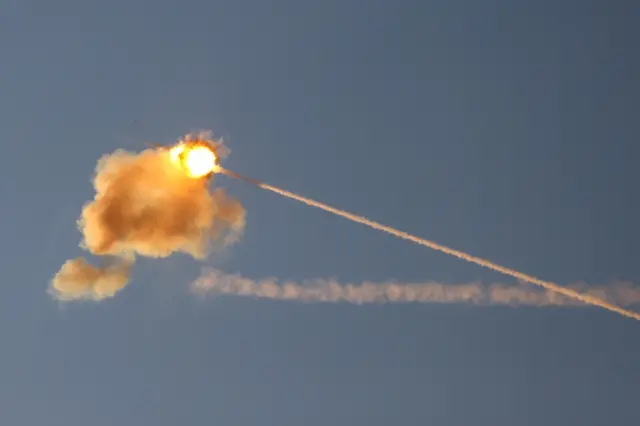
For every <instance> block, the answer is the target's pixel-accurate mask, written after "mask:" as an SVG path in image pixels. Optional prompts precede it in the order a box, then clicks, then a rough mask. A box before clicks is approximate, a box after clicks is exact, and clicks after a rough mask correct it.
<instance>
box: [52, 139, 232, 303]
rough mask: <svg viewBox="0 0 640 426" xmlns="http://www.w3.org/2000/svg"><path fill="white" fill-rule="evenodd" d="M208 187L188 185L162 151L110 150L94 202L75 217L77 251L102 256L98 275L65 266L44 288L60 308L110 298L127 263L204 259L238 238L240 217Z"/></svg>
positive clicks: (99, 170) (77, 265) (125, 278)
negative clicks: (137, 259) (79, 236)
mask: <svg viewBox="0 0 640 426" xmlns="http://www.w3.org/2000/svg"><path fill="white" fill-rule="evenodd" d="M209 182H210V180H205V179H192V178H189V177H188V176H186V174H185V173H183V172H182V171H181V170H180V169H178V168H177V167H175V166H174V165H173V164H172V163H171V161H170V158H169V154H168V152H167V151H166V150H164V149H149V150H145V151H142V152H140V153H138V154H135V153H130V152H126V151H123V150H117V151H115V152H113V153H112V154H109V155H106V156H104V157H102V158H101V159H100V160H99V161H98V164H97V166H96V172H95V179H94V182H93V184H94V187H95V191H96V194H95V198H94V200H93V201H91V202H89V203H87V204H86V205H85V206H84V208H83V209H82V214H81V216H80V218H79V220H78V228H79V230H80V232H81V233H82V235H83V241H82V243H81V244H80V246H81V247H82V248H83V249H85V250H87V251H88V252H90V253H91V254H93V255H96V256H107V257H108V259H109V260H108V261H107V262H106V264H105V265H104V266H102V267H98V266H93V265H91V264H90V263H89V262H87V261H86V260H85V259H84V258H81V257H80V258H75V259H71V260H68V261H67V262H66V263H65V264H64V265H63V266H62V267H61V269H60V271H59V272H58V273H57V274H56V275H55V276H54V278H53V279H52V281H51V287H50V293H51V294H52V295H53V296H54V297H55V298H57V299H60V300H73V299H93V300H101V299H104V298H108V297H113V296H114V295H115V294H116V293H117V292H118V291H119V290H121V289H122V288H124V287H125V286H126V285H127V283H128V282H129V276H130V271H131V267H132V266H133V264H134V261H135V256H136V255H140V256H146V257H152V258H165V257H168V256H170V255H172V254H174V253H178V252H182V253H186V254H188V255H191V256H192V257H194V258H195V259H204V258H206V257H207V255H208V253H209V248H210V245H211V243H212V242H213V241H218V242H221V243H222V244H225V245H226V244H231V243H233V242H234V241H236V240H237V239H238V238H239V237H240V236H241V234H242V231H243V229H244V225H245V210H244V208H243V207H242V205H241V204H240V203H239V202H238V201H236V200H234V199H232V198H230V197H229V196H228V195H227V194H226V193H225V192H224V191H223V190H222V189H220V188H218V189H215V190H214V191H213V192H209V190H208V188H207V187H208V183H209Z"/></svg>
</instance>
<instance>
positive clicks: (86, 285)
mask: <svg viewBox="0 0 640 426" xmlns="http://www.w3.org/2000/svg"><path fill="white" fill-rule="evenodd" d="M132 264H133V261H132V260H131V261H126V260H120V259H118V261H117V263H114V264H113V265H109V266H107V267H104V268H99V267H96V266H93V265H91V264H89V263H88V262H87V261H86V260H85V259H83V258H81V257H78V258H76V259H71V260H68V261H67V262H65V264H64V265H62V268H60V271H59V272H58V273H57V274H56V276H55V277H54V278H53V280H52V282H51V289H50V294H51V295H53V297H55V298H56V299H59V300H77V299H92V300H102V299H105V298H108V297H113V296H114V295H115V294H116V293H117V292H118V291H119V290H121V289H122V288H123V287H124V286H126V285H127V282H128V281H129V272H130V269H131V266H132Z"/></svg>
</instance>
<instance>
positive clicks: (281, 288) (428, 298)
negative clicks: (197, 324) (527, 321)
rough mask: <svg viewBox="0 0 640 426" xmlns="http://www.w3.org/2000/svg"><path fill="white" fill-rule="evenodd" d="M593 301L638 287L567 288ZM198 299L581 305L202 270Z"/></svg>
mask: <svg viewBox="0 0 640 426" xmlns="http://www.w3.org/2000/svg"><path fill="white" fill-rule="evenodd" d="M571 287H572V288H573V289H575V290H582V291H584V292H585V293H586V294H588V295H591V296H593V297H600V298H602V299H605V300H607V301H609V302H610V303H615V304H617V305H620V306H633V305H637V304H640V288H638V287H634V286H632V285H631V284H630V283H614V284H613V285H610V286H606V287H588V286H586V285H585V284H582V283H579V284H574V285H572V286H571ZM192 290H193V291H194V292H195V293H198V294H203V295H204V294H221V295H233V296H246V297H257V298H264V299H272V300H288V301H298V302H330V303H340V302H343V303H354V304H368V303H411V302H414V303H468V304H474V305H510V306H537V307H543V306H584V305H583V304H582V303H581V302H580V301H577V300H576V299H573V298H570V297H567V296H565V295H562V294H559V293H556V292H553V291H551V290H544V289H540V290H537V289H535V288H532V287H530V286H526V285H524V284H520V285H518V286H508V285H504V284H499V283H497V284H491V285H483V284H481V283H477V282H474V283H468V284H441V283H437V282H425V283H415V284H402V283H398V282H395V281H389V282H384V283H372V282H368V281H366V282H363V283H361V284H357V285H356V284H341V283H339V282H338V281H336V280H333V279H315V280H311V281H308V282H305V283H302V284H298V283H295V282H291V281H285V282H279V281H278V279H276V278H267V279H262V280H252V279H249V278H245V277H242V276H240V275H238V274H225V273H224V272H222V271H219V270H216V269H206V270H204V271H203V275H202V277H200V278H199V279H198V280H196V281H195V282H194V283H193V284H192Z"/></svg>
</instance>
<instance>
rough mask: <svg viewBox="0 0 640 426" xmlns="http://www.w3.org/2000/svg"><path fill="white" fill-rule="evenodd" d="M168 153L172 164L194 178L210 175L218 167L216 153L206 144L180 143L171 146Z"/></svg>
mask: <svg viewBox="0 0 640 426" xmlns="http://www.w3.org/2000/svg"><path fill="white" fill-rule="evenodd" d="M169 155H170V156H171V162H172V163H173V164H176V165H177V166H178V167H180V168H181V169H183V170H184V171H185V172H186V173H187V175H188V176H189V177H191V178H194V179H198V178H201V177H205V176H207V175H210V174H211V173H214V172H215V171H216V170H217V168H218V159H217V157H216V153H215V152H214V151H213V149H212V148H211V147H209V146H207V145H202V144H188V143H180V144H178V145H176V146H174V147H173V148H171V150H170V151H169Z"/></svg>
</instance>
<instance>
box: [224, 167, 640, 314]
mask: <svg viewBox="0 0 640 426" xmlns="http://www.w3.org/2000/svg"><path fill="white" fill-rule="evenodd" d="M220 173H223V174H226V175H227V176H230V177H234V178H236V179H240V180H243V181H245V182H248V183H251V184H253V185H255V186H257V187H259V188H262V189H265V190H267V191H271V192H274V193H276V194H279V195H282V196H283V197H287V198H291V199H292V200H296V201H299V202H301V203H304V204H306V205H308V206H312V207H317V208H319V209H321V210H324V211H326V212H329V213H333V214H335V215H337V216H341V217H344V218H345V219H349V220H351V221H353V222H357V223H360V224H363V225H366V226H369V227H371V228H373V229H377V230H379V231H384V232H387V233H389V234H391V235H394V236H396V237H398V238H402V239H405V240H409V241H411V242H414V243H416V244H420V245H423V246H426V247H429V248H431V249H433V250H437V251H440V252H442V253H445V254H448V255H450V256H454V257H457V258H459V259H462V260H465V261H467V262H471V263H475V264H477V265H480V266H483V267H485V268H488V269H491V270H494V271H496V272H500V273H502V274H505V275H509V276H512V277H514V278H516V279H518V280H520V281H525V282H528V283H530V284H535V285H538V286H540V287H543V288H544V289H546V290H549V291H553V292H556V293H559V294H561V295H564V296H566V297H569V298H572V299H575V300H579V301H581V302H583V303H586V304H589V305H593V306H599V307H601V308H604V309H607V310H609V311H612V312H616V313H618V314H620V315H623V316H625V317H628V318H632V319H635V320H638V321H640V314H638V313H636V312H632V311H628V310H626V309H622V308H620V307H619V306H616V305H614V304H612V303H610V302H608V301H606V300H602V299H600V298H598V297H594V296H592V295H591V294H582V293H579V292H577V291H575V290H573V289H570V288H564V287H561V286H559V285H558V284H555V283H553V282H550V281H544V280H541V279H539V278H536V277H534V276H531V275H527V274H524V273H522V272H518V271H516V270H514V269H511V268H507V267H504V266H500V265H498V264H496V263H493V262H491V261H489V260H486V259H482V258H480V257H477V256H472V255H470V254H467V253H465V252H462V251H460V250H455V249H452V248H449V247H446V246H443V245H441V244H438V243H436V242H433V241H429V240H426V239H424V238H420V237H416V236H414V235H411V234H409V233H407V232H403V231H400V230H398V229H394V228H392V227H390V226H386V225H382V224H380V223H377V222H374V221H372V220H369V219H367V218H366V217H363V216H359V215H356V214H353V213H349V212H347V211H344V210H340V209H337V208H335V207H331V206H329V205H327V204H324V203H320V202H318V201H315V200H312V199H310V198H306V197H303V196H300V195H297V194H294V193H292V192H289V191H286V190H284V189H280V188H277V187H275V186H272V185H269V184H267V183H264V182H260V181H258V180H255V179H251V178H248V177H246V176H242V175H240V174H238V173H235V172H232V171H229V170H225V169H221V170H220Z"/></svg>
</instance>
